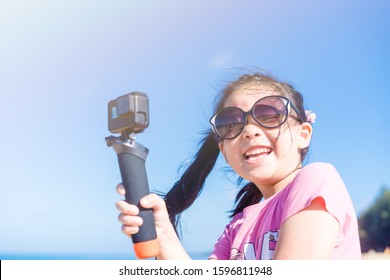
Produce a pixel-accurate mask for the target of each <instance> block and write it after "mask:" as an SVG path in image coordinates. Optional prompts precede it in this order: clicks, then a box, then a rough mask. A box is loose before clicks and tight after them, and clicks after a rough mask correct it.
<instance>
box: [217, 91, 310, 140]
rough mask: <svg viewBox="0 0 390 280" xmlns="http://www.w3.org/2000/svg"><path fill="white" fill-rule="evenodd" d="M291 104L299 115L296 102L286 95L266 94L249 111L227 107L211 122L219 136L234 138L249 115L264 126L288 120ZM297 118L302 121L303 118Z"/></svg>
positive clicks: (271, 125)
mask: <svg viewBox="0 0 390 280" xmlns="http://www.w3.org/2000/svg"><path fill="white" fill-rule="evenodd" d="M290 106H291V107H292V108H293V109H294V111H295V112H296V113H297V114H298V116H299V113H298V110H297V109H296V108H295V106H294V104H293V103H292V102H291V101H290V100H289V99H287V98H286V97H284V96H278V95H271V96H266V97H263V98H261V99H259V100H258V101H256V103H255V104H254V105H253V107H252V109H250V111H248V112H244V111H243V110H241V109H240V108H238V107H226V108H224V109H222V110H221V111H219V112H218V113H216V114H215V115H214V116H213V117H212V118H211V119H210V124H211V126H212V129H213V131H214V132H215V134H217V136H218V137H220V138H223V139H233V138H236V137H237V136H238V135H240V134H241V132H242V131H243V129H244V127H245V125H246V121H247V117H248V115H251V116H252V117H253V119H254V120H255V121H256V122H257V123H258V124H259V125H260V126H262V127H265V128H276V127H279V126H281V125H282V124H284V123H285V122H286V120H287V118H288V115H289V112H290ZM297 120H298V121H300V122H302V120H301V119H297Z"/></svg>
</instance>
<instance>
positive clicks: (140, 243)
mask: <svg viewBox="0 0 390 280" xmlns="http://www.w3.org/2000/svg"><path fill="white" fill-rule="evenodd" d="M118 162H119V168H120V172H121V177H122V184H123V186H124V187H125V190H126V196H125V199H126V201H127V202H128V203H130V204H134V205H137V206H138V207H139V209H140V213H139V216H140V217H141V218H142V219H143V224H142V226H141V227H140V229H139V232H138V233H136V234H134V235H132V240H133V243H134V251H135V253H136V255H137V257H139V258H150V257H155V256H156V255H157V254H158V243H157V234H156V228H155V224H154V216H153V211H152V210H151V209H145V208H143V207H142V206H141V205H140V204H139V201H140V199H141V198H142V197H144V196H146V195H148V194H149V192H150V191H149V184H148V179H147V174H146V168H145V161H144V159H142V158H140V157H138V156H136V155H134V154H128V153H118Z"/></svg>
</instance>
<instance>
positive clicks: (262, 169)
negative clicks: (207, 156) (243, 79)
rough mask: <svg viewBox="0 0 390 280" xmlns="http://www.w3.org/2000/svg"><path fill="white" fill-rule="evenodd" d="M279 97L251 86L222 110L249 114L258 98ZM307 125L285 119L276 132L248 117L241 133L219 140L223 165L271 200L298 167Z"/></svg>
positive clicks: (308, 133) (307, 138) (235, 94)
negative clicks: (227, 108)
mask: <svg viewBox="0 0 390 280" xmlns="http://www.w3.org/2000/svg"><path fill="white" fill-rule="evenodd" d="M269 95H279V94H278V93H277V92H275V91H274V90H273V89H271V88H269V87H266V86H259V85H252V86H248V87H244V88H241V89H239V90H237V91H235V92H233V93H232V94H231V95H230V96H229V97H228V98H227V100H226V102H225V104H224V106H225V107H238V108H241V109H242V110H243V111H245V112H247V111H249V110H250V109H251V108H252V106H253V104H254V103H255V102H256V101H258V100H259V99H260V98H263V97H265V96H269ZM311 132H312V130H311V125H310V124H309V123H303V124H300V123H298V122H297V121H296V120H294V119H293V118H291V117H289V118H288V119H287V121H286V122H285V123H284V124H283V125H282V126H280V127H277V128H272V129H269V128H264V127H261V126H260V125H258V124H257V123H256V122H255V120H254V119H253V117H252V116H250V115H248V117H247V123H246V126H245V127H244V129H243V131H242V133H241V134H240V135H239V136H237V137H236V138H234V139H232V140H223V141H222V142H221V143H220V149H221V152H222V154H223V155H224V157H225V159H226V161H227V163H228V164H229V165H230V166H231V167H232V168H233V170H234V171H235V172H236V173H237V174H238V175H240V176H241V177H243V178H244V179H246V180H248V181H250V182H253V183H255V184H256V185H257V187H258V188H260V190H261V192H262V193H263V195H264V197H266V198H267V197H268V196H271V195H272V194H274V193H275V192H277V191H278V190H280V189H281V188H283V187H284V186H286V185H287V184H288V183H289V182H290V181H291V180H288V178H290V176H289V175H292V174H293V173H294V171H295V170H296V169H297V168H298V167H300V166H301V156H300V150H301V149H303V148H306V147H308V146H309V144H310V138H311Z"/></svg>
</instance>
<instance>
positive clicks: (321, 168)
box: [298, 162, 339, 179]
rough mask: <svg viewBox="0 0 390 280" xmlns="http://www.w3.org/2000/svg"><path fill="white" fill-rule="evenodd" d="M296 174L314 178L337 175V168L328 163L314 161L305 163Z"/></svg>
mask: <svg viewBox="0 0 390 280" xmlns="http://www.w3.org/2000/svg"><path fill="white" fill-rule="evenodd" d="M298 176H315V178H316V179H319V178H327V177H328V176H337V177H338V176H339V173H338V171H337V169H336V168H335V167H334V166H333V165H332V164H330V163H326V162H314V163H310V164H307V165H305V166H304V167H303V168H302V170H301V172H299V173H298Z"/></svg>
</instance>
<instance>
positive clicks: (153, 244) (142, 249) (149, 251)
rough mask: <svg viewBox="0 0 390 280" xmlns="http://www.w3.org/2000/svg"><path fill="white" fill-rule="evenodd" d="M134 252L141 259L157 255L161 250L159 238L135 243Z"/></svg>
mask: <svg viewBox="0 0 390 280" xmlns="http://www.w3.org/2000/svg"><path fill="white" fill-rule="evenodd" d="M134 252H135V255H136V256H137V258H139V259H147V258H152V257H156V256H157V255H158V254H159V252H160V250H159V245H158V241H157V239H154V240H149V241H144V242H138V243H134Z"/></svg>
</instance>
